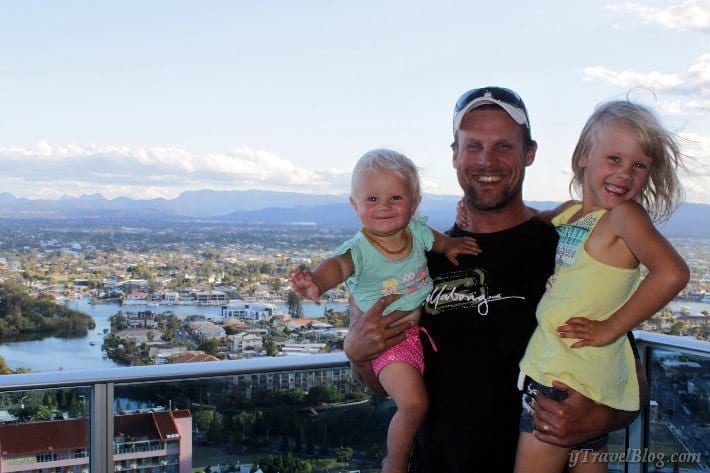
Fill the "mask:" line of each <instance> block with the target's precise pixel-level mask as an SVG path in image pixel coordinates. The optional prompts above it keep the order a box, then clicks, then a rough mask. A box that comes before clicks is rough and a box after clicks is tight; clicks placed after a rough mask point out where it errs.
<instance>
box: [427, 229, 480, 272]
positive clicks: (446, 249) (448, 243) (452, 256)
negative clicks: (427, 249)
mask: <svg viewBox="0 0 710 473" xmlns="http://www.w3.org/2000/svg"><path fill="white" fill-rule="evenodd" d="M430 230H431V232H432V233H433V234H434V244H433V245H432V247H431V249H432V250H434V251H435V252H437V253H443V254H444V255H446V257H447V258H448V259H449V261H451V263H453V264H455V265H457V266H458V264H459V262H458V260H457V259H456V256H458V255H460V254H467V255H477V254H479V253H480V252H481V248H479V247H478V242H477V241H476V239H475V238H471V237H460V238H449V237H447V236H446V235H444V234H443V233H441V232H438V231H436V230H434V229H433V228H430Z"/></svg>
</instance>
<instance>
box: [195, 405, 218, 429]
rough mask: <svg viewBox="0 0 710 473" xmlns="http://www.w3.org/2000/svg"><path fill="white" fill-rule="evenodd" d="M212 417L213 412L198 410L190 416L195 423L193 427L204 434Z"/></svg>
mask: <svg viewBox="0 0 710 473" xmlns="http://www.w3.org/2000/svg"><path fill="white" fill-rule="evenodd" d="M212 417H214V411H210V410H206V409H200V410H199V411H197V412H195V413H194V414H193V415H192V420H193V421H194V422H195V426H196V427H197V428H198V429H200V430H201V431H202V432H206V431H207V429H209V427H210V424H211V423H212Z"/></svg>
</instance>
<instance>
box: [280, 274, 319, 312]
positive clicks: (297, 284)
mask: <svg viewBox="0 0 710 473" xmlns="http://www.w3.org/2000/svg"><path fill="white" fill-rule="evenodd" d="M288 278H289V280H290V281H291V287H292V288H293V291H294V292H295V293H296V294H298V295H299V296H301V297H305V298H307V299H310V300H312V301H313V302H317V303H319V304H320V296H321V290H320V287H319V286H318V283H316V282H315V280H314V279H313V275H312V274H311V271H310V270H309V269H308V268H306V267H305V266H303V265H300V266H297V267H295V268H292V269H291V271H289V273H288Z"/></svg>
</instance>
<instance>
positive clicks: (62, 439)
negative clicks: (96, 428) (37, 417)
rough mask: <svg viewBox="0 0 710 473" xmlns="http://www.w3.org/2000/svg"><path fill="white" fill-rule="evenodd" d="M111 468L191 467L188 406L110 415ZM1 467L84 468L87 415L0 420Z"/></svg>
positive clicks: (83, 472)
mask: <svg viewBox="0 0 710 473" xmlns="http://www.w3.org/2000/svg"><path fill="white" fill-rule="evenodd" d="M113 449H114V456H113V459H114V471H129V470H130V471H145V472H156V473H157V472H165V473H190V472H191V471H192V418H191V416H190V411H188V410H175V411H164V412H149V413H139V414H130V415H120V416H119V415H117V416H114V444H113ZM0 452H1V454H0V473H19V472H28V473H29V472H49V471H52V472H54V473H88V471H89V422H88V420H87V419H70V420H56V421H48V422H27V423H18V424H4V425H0Z"/></svg>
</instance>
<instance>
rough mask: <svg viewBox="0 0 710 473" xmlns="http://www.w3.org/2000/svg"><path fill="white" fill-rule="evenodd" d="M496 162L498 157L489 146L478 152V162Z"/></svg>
mask: <svg viewBox="0 0 710 473" xmlns="http://www.w3.org/2000/svg"><path fill="white" fill-rule="evenodd" d="M497 162H498V157H497V156H496V154H495V152H494V150H493V149H491V148H486V149H484V150H482V151H481V152H480V153H479V154H478V163H479V164H484V165H490V164H495V163H497Z"/></svg>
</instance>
